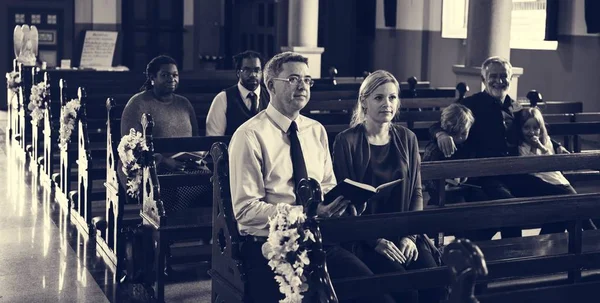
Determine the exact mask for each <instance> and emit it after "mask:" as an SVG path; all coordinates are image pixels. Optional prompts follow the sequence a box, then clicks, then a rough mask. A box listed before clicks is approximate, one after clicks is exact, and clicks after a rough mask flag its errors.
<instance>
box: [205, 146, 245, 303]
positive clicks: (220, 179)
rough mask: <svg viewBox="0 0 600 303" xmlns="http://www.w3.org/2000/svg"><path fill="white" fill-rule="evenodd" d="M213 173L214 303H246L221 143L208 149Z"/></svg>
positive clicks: (239, 239)
mask: <svg viewBox="0 0 600 303" xmlns="http://www.w3.org/2000/svg"><path fill="white" fill-rule="evenodd" d="M210 153H211V156H212V158H213V161H214V171H213V177H212V182H213V230H212V235H213V245H212V251H213V253H212V266H211V269H210V270H209V274H210V276H211V278H212V291H211V292H212V298H213V302H227V303H230V302H245V301H246V298H247V297H246V296H247V293H246V288H245V285H246V275H245V273H244V269H243V263H242V259H241V250H240V248H241V245H242V243H243V238H242V236H240V233H239V230H238V227H237V222H236V220H235V216H234V214H233V205H232V203H231V192H230V187H229V156H228V152H227V146H226V145H225V144H224V143H220V142H218V143H214V144H213V145H212V147H211V151H210Z"/></svg>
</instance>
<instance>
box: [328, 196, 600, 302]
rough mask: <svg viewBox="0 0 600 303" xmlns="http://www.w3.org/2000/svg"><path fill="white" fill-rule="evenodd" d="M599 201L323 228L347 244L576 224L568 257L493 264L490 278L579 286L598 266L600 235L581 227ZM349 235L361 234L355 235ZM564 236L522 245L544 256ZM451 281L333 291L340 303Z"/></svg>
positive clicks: (386, 281)
mask: <svg viewBox="0 0 600 303" xmlns="http://www.w3.org/2000/svg"><path fill="white" fill-rule="evenodd" d="M599 197H600V194H580V195H572V196H549V197H540V198H528V199H511V200H506V201H493V202H481V203H472V204H467V205H464V206H461V207H457V208H454V207H453V208H447V209H436V210H426V211H422V212H420V213H402V214H389V215H377V216H364V217H359V218H343V219H331V220H323V221H321V222H320V227H321V231H322V234H323V238H324V239H336V240H339V241H342V242H343V241H354V240H365V239H372V238H377V237H391V236H398V234H397V233H398V231H401V233H402V235H410V234H419V233H433V232H439V231H441V230H445V231H449V232H451V231H461V230H474V229H476V228H489V227H497V228H500V227H505V226H522V225H527V224H543V223H546V222H557V221H570V222H571V223H572V224H571V228H570V229H569V234H568V237H569V243H570V244H569V245H567V246H568V247H565V248H564V249H566V250H567V251H566V254H565V252H562V253H561V254H557V255H552V256H539V255H538V256H534V257H516V258H508V259H500V260H492V261H489V262H488V267H489V270H490V273H494V274H493V275H492V274H491V275H490V276H488V277H487V278H486V280H485V282H486V283H490V282H493V281H497V280H500V279H506V278H511V277H528V276H535V275H551V274H555V273H560V272H569V273H570V274H569V279H570V280H578V279H579V277H580V275H581V269H582V268H590V267H594V266H598V260H599V259H598V258H600V253H599V252H598V251H597V250H598V249H600V247H598V244H597V240H598V237H599V236H600V235H599V234H598V232H597V231H590V232H586V233H583V232H582V231H581V225H580V224H581V220H583V219H586V218H587V217H588V216H598V215H600V211H599V208H598V202H597V201H598V198H599ZM540 213H543V214H544V216H540ZM514 214H519V215H518V216H517V215H514ZM433 222H435V223H433ZM347 230H353V231H355V232H354V233H352V234H350V233H348V232H347ZM344 234H345V235H344ZM584 235H585V236H584ZM561 236H562V237H564V234H555V235H551V236H546V237H544V236H537V237H525V238H520V239H519V240H521V241H523V242H525V241H530V242H534V243H536V242H537V243H536V244H537V248H538V249H539V250H542V251H543V250H544V249H543V248H545V247H547V246H552V245H557V244H555V243H553V242H554V241H552V239H551V238H553V237H561ZM543 238H546V240H547V241H543V240H542V239H543ZM503 241H504V240H494V241H491V242H503ZM538 241H540V242H538ZM542 241H543V242H542ZM582 243H585V244H586V245H585V246H587V247H586V248H588V250H593V252H591V251H586V252H582V251H583V247H584V246H582ZM482 249H483V251H484V253H487V252H486V250H485V249H484V248H482ZM504 249H506V248H504ZM449 278H450V277H449V276H448V272H447V271H446V269H445V268H444V267H440V268H435V269H428V270H418V271H410V272H407V273H406V274H401V273H398V274H387V275H376V276H374V277H360V278H350V279H343V280H337V281H334V282H333V285H334V287H335V289H336V292H337V293H338V294H339V296H340V299H344V298H352V297H357V296H360V295H361V294H364V293H366V292H367V291H376V292H387V291H390V290H394V289H395V290H400V289H411V288H412V289H426V288H431V287H442V286H444V285H447V284H448V283H449V282H450V279H449ZM399 288H400V289H399Z"/></svg>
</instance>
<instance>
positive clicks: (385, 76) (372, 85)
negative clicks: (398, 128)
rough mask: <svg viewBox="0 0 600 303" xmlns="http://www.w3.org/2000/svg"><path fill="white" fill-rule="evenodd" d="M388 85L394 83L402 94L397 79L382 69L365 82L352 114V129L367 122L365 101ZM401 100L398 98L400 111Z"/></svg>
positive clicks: (368, 77) (361, 86)
mask: <svg viewBox="0 0 600 303" xmlns="http://www.w3.org/2000/svg"><path fill="white" fill-rule="evenodd" d="M386 83H394V85H395V86H396V88H398V94H400V84H399V83H398V80H396V77H394V75H392V74H391V73H390V72H388V71H385V70H381V69H380V70H377V71H374V72H372V73H371V74H370V75H368V76H367V77H366V78H365V80H363V82H362V84H361V85H360V89H359V91H358V102H356V106H355V107H354V111H353V112H352V119H351V120H350V127H354V126H356V125H359V124H361V123H363V122H364V121H365V117H366V114H367V112H366V111H365V108H364V107H363V101H365V100H366V99H367V98H368V97H369V96H370V95H371V94H372V93H373V92H374V91H375V90H376V89H377V88H378V87H380V86H382V85H384V84H386ZM399 99H400V98H399V97H398V109H400V100H399Z"/></svg>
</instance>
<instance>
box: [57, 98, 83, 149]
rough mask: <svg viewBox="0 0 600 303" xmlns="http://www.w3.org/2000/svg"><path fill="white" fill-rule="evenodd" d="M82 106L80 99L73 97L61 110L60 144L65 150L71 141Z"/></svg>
mask: <svg viewBox="0 0 600 303" xmlns="http://www.w3.org/2000/svg"><path fill="white" fill-rule="evenodd" d="M80 107H81V103H79V99H72V100H71V101H69V102H67V103H66V104H65V105H64V106H63V108H62V110H61V112H60V130H59V136H60V137H59V141H58V146H59V147H60V149H61V150H63V151H66V150H67V145H68V144H69V142H71V134H72V133H73V129H75V121H76V119H77V113H78V111H79V108H80Z"/></svg>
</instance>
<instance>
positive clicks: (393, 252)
mask: <svg viewBox="0 0 600 303" xmlns="http://www.w3.org/2000/svg"><path fill="white" fill-rule="evenodd" d="M375 251H376V252H378V253H380V254H382V255H383V256H385V257H387V258H388V259H390V260H391V261H396V262H398V263H400V264H404V263H406V257H405V255H404V254H403V253H402V251H401V250H400V249H399V248H398V247H397V246H396V244H394V242H392V241H388V240H386V239H383V238H381V239H379V240H377V246H375Z"/></svg>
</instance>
